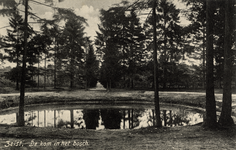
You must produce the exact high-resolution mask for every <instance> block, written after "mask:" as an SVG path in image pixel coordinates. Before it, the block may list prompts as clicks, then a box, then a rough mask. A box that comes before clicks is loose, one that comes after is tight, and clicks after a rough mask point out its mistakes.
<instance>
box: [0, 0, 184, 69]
mask: <svg viewBox="0 0 236 150" xmlns="http://www.w3.org/2000/svg"><path fill="white" fill-rule="evenodd" d="M16 1H17V0H16ZM35 1H38V2H42V3H44V1H45V0H35ZM121 1H122V0H64V1H63V2H61V3H55V5H56V6H57V7H63V8H73V9H74V10H75V13H76V14H77V15H80V16H83V17H84V18H86V19H87V23H88V26H87V27H86V28H85V32H86V33H87V36H91V39H94V36H96V31H98V26H97V24H99V22H100V20H99V10H100V9H101V8H103V9H108V8H109V7H110V6H112V5H113V4H117V3H120V2H121ZM129 1H131V2H132V1H135V0H129ZM174 3H175V4H176V5H177V8H184V7H185V6H184V4H182V3H180V2H179V1H178V0H174ZM29 6H30V7H31V8H32V10H30V11H32V12H33V13H35V14H36V15H37V16H39V17H41V18H46V19H51V18H52V15H53V9H52V8H50V7H47V6H43V5H39V4H36V3H35V2H33V1H31V0H29ZM0 8H1V7H0ZM20 9H21V10H24V7H22V8H20ZM23 16H24V15H23ZM8 19H9V18H8V17H3V16H0V20H1V21H0V35H6V28H2V27H5V26H8V25H9V20H8ZM32 21H34V20H32V19H30V18H29V22H32ZM34 22H35V21H34ZM181 24H188V22H186V20H185V19H184V18H181ZM31 26H32V27H33V28H34V29H35V30H38V31H39V24H31ZM0 65H1V63H0ZM7 65H11V64H9V63H7V64H5V65H4V66H7ZM11 66H12V65H11ZM13 66H15V65H13Z"/></svg>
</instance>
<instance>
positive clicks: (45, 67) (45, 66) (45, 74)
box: [44, 54, 47, 89]
mask: <svg viewBox="0 0 236 150" xmlns="http://www.w3.org/2000/svg"><path fill="white" fill-rule="evenodd" d="M46 76H47V54H45V60H44V89H46V84H47V81H46Z"/></svg>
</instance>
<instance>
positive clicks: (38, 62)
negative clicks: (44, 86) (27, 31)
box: [38, 54, 40, 88]
mask: <svg viewBox="0 0 236 150" xmlns="http://www.w3.org/2000/svg"><path fill="white" fill-rule="evenodd" d="M39 74H40V70H39V54H38V88H39Z"/></svg>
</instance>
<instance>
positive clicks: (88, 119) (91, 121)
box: [83, 109, 99, 129]
mask: <svg viewBox="0 0 236 150" xmlns="http://www.w3.org/2000/svg"><path fill="white" fill-rule="evenodd" d="M83 113H84V116H83V119H84V121H85V125H86V129H96V127H98V120H99V110H98V109H84V110H83Z"/></svg>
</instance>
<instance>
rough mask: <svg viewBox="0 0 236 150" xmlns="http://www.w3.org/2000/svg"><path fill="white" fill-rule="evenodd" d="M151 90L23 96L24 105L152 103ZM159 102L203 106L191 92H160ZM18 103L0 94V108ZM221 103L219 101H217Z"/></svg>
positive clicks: (15, 98)
mask: <svg viewBox="0 0 236 150" xmlns="http://www.w3.org/2000/svg"><path fill="white" fill-rule="evenodd" d="M153 95H154V94H153V91H146V92H145V91H113V92H106V91H84V90H77V91H67V92H48V93H27V94H26V96H25V105H31V104H44V103H60V104H68V103H82V102H84V103H86V102H88V101H90V102H93V101H94V102H95V101H96V102H99V103H102V104H110V103H113V104H116V103H120V102H122V103H127V102H133V103H139V102H145V103H150V104H153V103H154V96H153ZM160 102H161V103H172V104H183V105H188V106H196V107H201V108H204V107H205V95H204V94H192V93H186V92H184V93H181V92H179V93H170V92H167V93H166V92H160ZM18 105H19V95H17V94H16V95H4V94H3V95H1V96H0V107H1V109H5V108H9V107H16V106H18ZM217 105H218V106H220V105H221V103H220V102H218V103H217Z"/></svg>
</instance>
